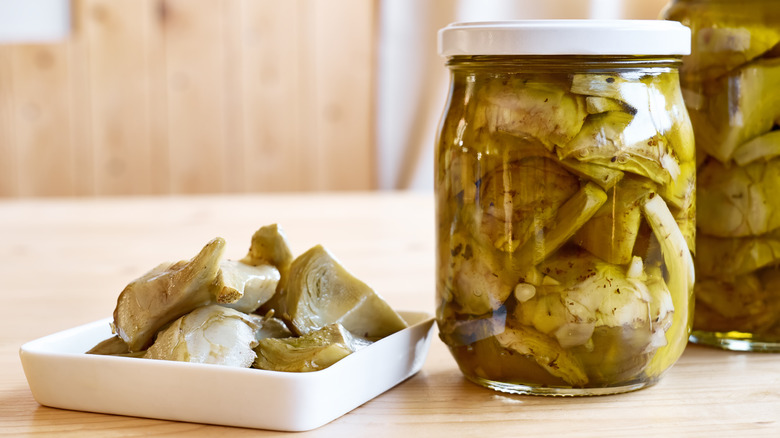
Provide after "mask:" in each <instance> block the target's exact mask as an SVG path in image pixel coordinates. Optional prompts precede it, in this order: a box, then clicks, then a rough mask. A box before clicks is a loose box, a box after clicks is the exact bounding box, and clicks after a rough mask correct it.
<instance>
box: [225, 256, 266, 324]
mask: <svg viewBox="0 0 780 438" xmlns="http://www.w3.org/2000/svg"><path fill="white" fill-rule="evenodd" d="M219 266H220V270H219V276H218V278H217V289H218V292H217V303H219V304H222V305H224V306H225V307H230V308H233V309H236V310H238V311H240V312H244V313H251V312H254V311H255V310H257V308H259V307H260V306H261V305H263V304H265V303H266V302H267V301H268V300H270V299H271V297H272V296H273V295H274V293H275V292H276V286H277V284H278V283H279V279H280V276H279V271H278V270H277V269H276V268H275V267H274V266H271V265H259V266H250V265H247V264H244V263H242V262H237V261H233V260H223V261H222V262H220V265H219Z"/></svg>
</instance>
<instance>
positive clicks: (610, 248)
mask: <svg viewBox="0 0 780 438" xmlns="http://www.w3.org/2000/svg"><path fill="white" fill-rule="evenodd" d="M654 188H655V184H652V183H651V182H650V181H648V180H646V179H644V178H637V177H626V178H625V179H623V181H622V183H621V184H620V185H619V186H615V187H613V189H612V190H611V191H609V192H608V198H607V201H606V202H605V203H604V205H602V206H601V208H599V210H598V211H597V212H596V213H595V214H594V215H593V217H592V218H591V219H590V220H589V221H588V222H586V223H585V224H584V225H583V226H582V228H580V229H579V230H578V231H577V233H575V235H574V241H575V242H576V243H577V244H578V245H580V246H581V247H583V248H585V249H587V250H588V251H590V252H591V253H592V254H594V255H596V256H598V257H601V258H602V259H604V260H605V261H607V262H609V263H613V264H618V265H624V264H627V263H628V262H630V261H631V257H632V254H633V249H634V243H635V242H636V238H637V235H638V233H639V224H640V221H641V216H642V215H641V212H640V202H641V201H642V200H643V199H644V197H645V196H647V194H648V193H650V191H652V190H653V189H654Z"/></svg>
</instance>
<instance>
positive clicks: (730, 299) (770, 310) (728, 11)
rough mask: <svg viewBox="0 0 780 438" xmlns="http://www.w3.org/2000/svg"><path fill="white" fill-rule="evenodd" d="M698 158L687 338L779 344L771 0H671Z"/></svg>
mask: <svg viewBox="0 0 780 438" xmlns="http://www.w3.org/2000/svg"><path fill="white" fill-rule="evenodd" d="M663 15H664V16H665V17H666V18H668V19H671V20H678V21H680V22H682V23H683V24H685V25H687V26H689V27H690V28H691V31H692V33H693V37H692V50H691V54H690V56H687V57H684V58H683V65H682V67H681V68H680V81H681V83H682V88H683V96H684V98H685V104H686V105H687V107H688V112H689V113H690V117H691V121H692V123H693V128H694V132H695V134H696V146H697V147H696V149H697V159H698V162H699V165H698V174H699V180H698V193H699V199H698V212H699V216H698V221H697V222H698V225H697V227H698V228H697V242H696V246H697V254H696V260H695V266H696V272H697V274H698V278H697V282H696V286H695V295H696V313H695V317H694V324H693V333H692V335H691V340H692V341H693V342H696V343H700V344H706V345H713V346H718V347H722V348H725V349H731V350H759V351H775V352H778V351H780V196H779V195H778V192H780V127H778V125H780V91H778V90H780V1H777V0H740V1H736V0H677V1H673V2H672V3H670V4H669V6H668V7H667V9H666V10H665V11H664V13H663Z"/></svg>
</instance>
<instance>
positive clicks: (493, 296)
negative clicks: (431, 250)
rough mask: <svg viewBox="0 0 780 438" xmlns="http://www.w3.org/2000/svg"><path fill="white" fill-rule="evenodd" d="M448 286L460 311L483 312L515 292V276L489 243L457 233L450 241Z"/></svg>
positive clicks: (446, 286) (469, 313)
mask: <svg viewBox="0 0 780 438" xmlns="http://www.w3.org/2000/svg"><path fill="white" fill-rule="evenodd" d="M449 251H450V252H449V256H450V257H449V260H450V264H449V266H448V275H447V284H446V285H445V290H447V291H448V292H449V293H450V294H451V300H452V301H454V303H455V305H457V307H458V311H459V313H462V314H468V315H482V314H484V313H487V312H490V311H491V310H493V309H496V308H498V306H500V305H501V303H503V302H504V301H506V299H507V298H509V294H511V293H512V288H513V287H514V282H515V279H514V278H512V276H510V275H508V274H509V273H508V272H507V270H506V269H505V268H504V267H503V265H502V263H501V261H502V257H501V256H502V255H504V253H498V254H497V253H496V251H493V250H492V248H491V247H490V246H489V245H488V244H484V243H481V242H479V241H478V240H472V239H469V238H468V237H466V236H464V233H463V232H459V233H454V234H453V235H452V238H451V240H450V245H449Z"/></svg>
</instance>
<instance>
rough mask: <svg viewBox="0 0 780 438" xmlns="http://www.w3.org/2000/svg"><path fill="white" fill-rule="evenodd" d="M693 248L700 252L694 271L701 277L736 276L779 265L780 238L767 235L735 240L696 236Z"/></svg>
mask: <svg viewBox="0 0 780 438" xmlns="http://www.w3.org/2000/svg"><path fill="white" fill-rule="evenodd" d="M696 245H697V246H698V247H699V249H700V251H699V255H698V256H697V257H696V272H697V273H698V274H700V275H701V276H706V277H723V276H727V277H729V276H737V275H743V274H748V273H751V272H754V271H757V270H758V269H761V268H763V267H766V266H775V265H778V264H780V237H776V236H772V235H770V234H766V235H763V236H755V237H737V238H720V237H712V236H706V235H699V236H698V237H697V242H696Z"/></svg>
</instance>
